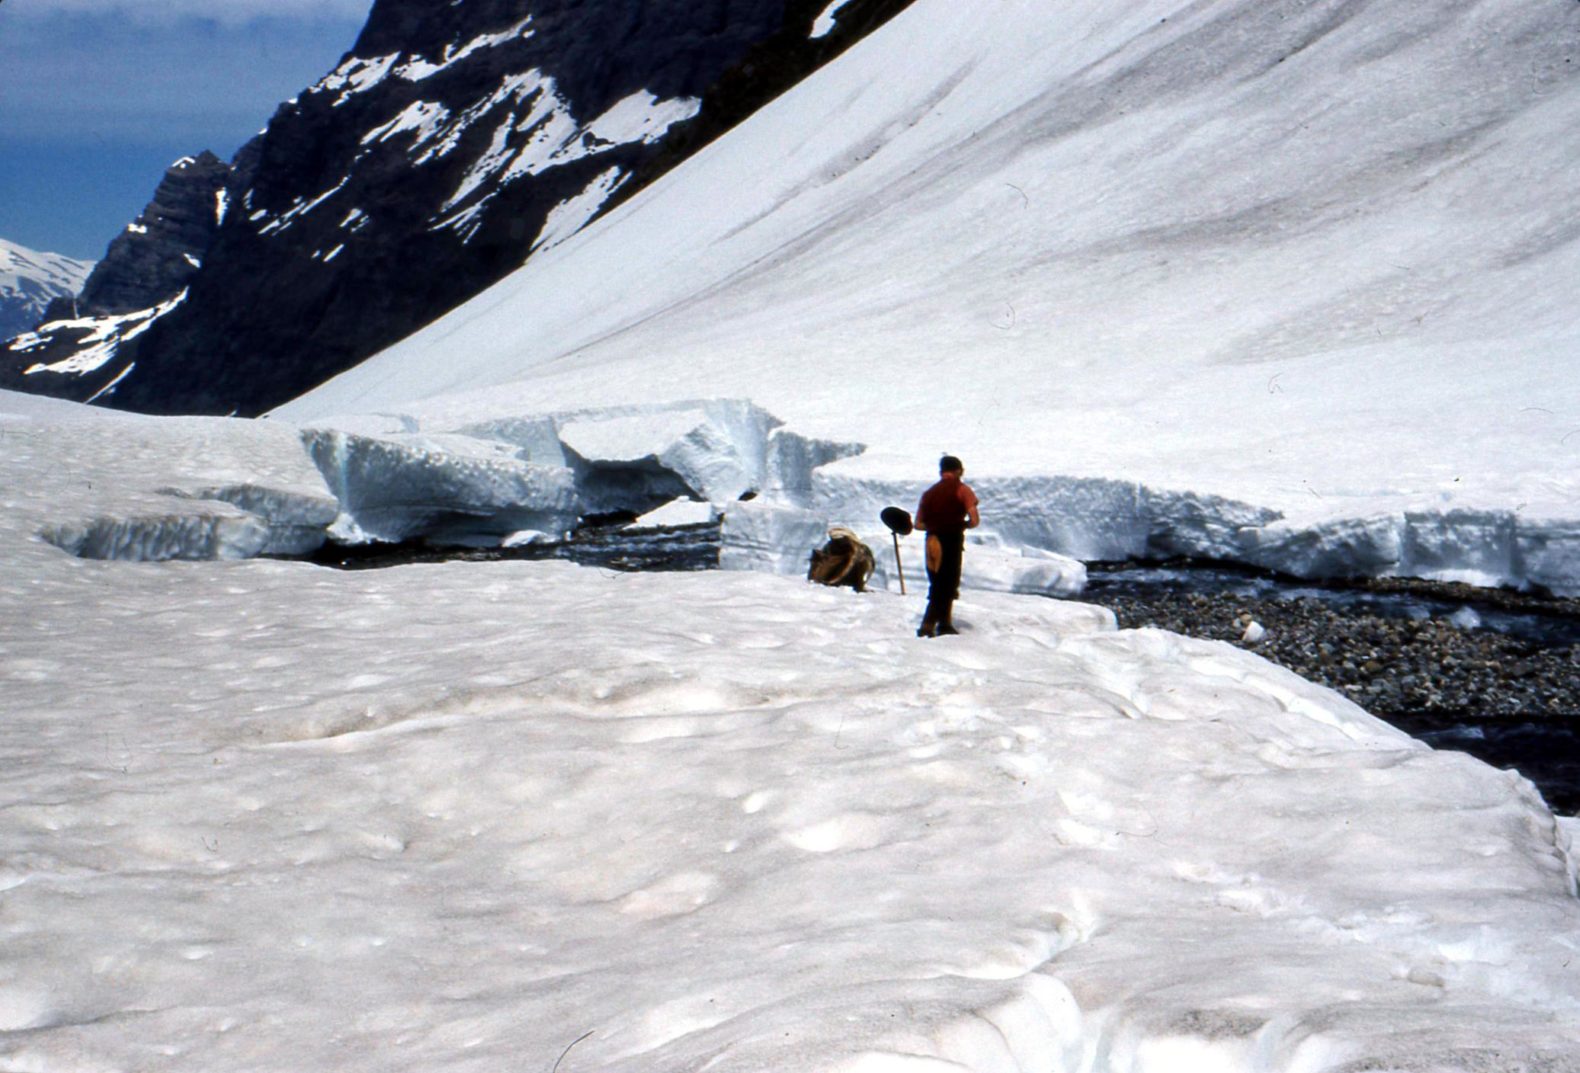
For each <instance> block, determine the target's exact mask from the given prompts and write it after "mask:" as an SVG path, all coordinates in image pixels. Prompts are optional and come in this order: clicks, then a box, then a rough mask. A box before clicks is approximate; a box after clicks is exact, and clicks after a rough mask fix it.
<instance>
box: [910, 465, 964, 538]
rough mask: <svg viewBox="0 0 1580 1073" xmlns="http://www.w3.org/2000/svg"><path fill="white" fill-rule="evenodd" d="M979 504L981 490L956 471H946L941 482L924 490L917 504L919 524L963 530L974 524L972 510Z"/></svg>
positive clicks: (948, 530) (946, 530)
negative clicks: (956, 474)
mask: <svg viewBox="0 0 1580 1073" xmlns="http://www.w3.org/2000/svg"><path fill="white" fill-rule="evenodd" d="M976 508H977V494H976V493H975V492H973V491H972V490H971V486H970V485H968V484H966V482H965V481H962V480H961V479H960V478H959V477H956V476H955V475H954V474H952V473H949V474H945V475H944V476H943V477H942V478H941V479H940V480H939V482H938V483H937V484H935V485H933V486H932V487H931V488H929V489H928V490H927V491H925V492H923V493H922V501H921V503H919V504H917V507H916V527H917V528H918V529H925V530H927V531H928V532H929V533H963V532H965V531H966V530H967V529H969V528H970V521H971V512H972V511H974V510H976Z"/></svg>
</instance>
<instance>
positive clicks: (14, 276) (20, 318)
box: [0, 239, 94, 339]
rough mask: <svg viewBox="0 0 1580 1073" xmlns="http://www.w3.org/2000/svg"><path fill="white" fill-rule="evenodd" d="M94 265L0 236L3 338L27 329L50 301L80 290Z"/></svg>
mask: <svg viewBox="0 0 1580 1073" xmlns="http://www.w3.org/2000/svg"><path fill="white" fill-rule="evenodd" d="M93 265H94V262H92V261H81V260H78V259H77V258H75V257H67V256H65V255H64V254H59V253H41V252H39V251H37V250H30V249H28V248H27V247H26V246H19V245H17V244H16V243H14V242H7V241H6V240H5V239H0V339H9V338H11V337H12V336H14V335H17V334H18V333H20V332H25V331H27V330H28V329H29V328H32V327H33V326H34V325H36V324H37V323H38V322H39V320H40V319H41V318H42V317H43V316H44V310H45V309H46V308H48V306H49V303H50V302H51V301H53V300H54V299H56V298H63V297H69V296H71V295H74V294H77V293H78V292H79V291H81V290H82V284H83V281H85V280H86V279H87V278H88V273H89V272H91V271H93Z"/></svg>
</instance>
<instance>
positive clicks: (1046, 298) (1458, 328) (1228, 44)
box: [281, 0, 1580, 592]
mask: <svg viewBox="0 0 1580 1073" xmlns="http://www.w3.org/2000/svg"><path fill="white" fill-rule="evenodd" d="M901 58H903V59H901ZM1576 159H1580V6H1576V5H1572V4H1557V3H1550V4H1549V3H1540V4H1532V3H1526V2H1523V0H1482V2H1478V3H1450V2H1448V0H1432V2H1428V3H1425V4H1411V5H1397V4H1395V5H1387V4H1337V3H1320V4H1307V5H1286V4H1268V3H1264V2H1261V0H1255V2H1252V0H1243V2H1231V0H1224V2H1219V3H1213V4H1183V3H1178V2H1164V0H1145V2H1137V3H1131V4H1119V5H1116V4H1111V3H1102V2H1098V0H1081V2H1075V3H1068V4H1062V5H1060V6H1059V8H1058V10H1057V11H1056V12H1052V11H1050V9H1048V7H1047V6H1046V5H1045V4H1041V3H1033V2H1030V0H1026V2H1009V0H1006V2H1003V3H996V4H994V5H992V7H991V11H984V10H982V9H980V7H979V6H978V5H969V4H960V3H956V2H953V0H918V2H917V3H916V4H914V5H913V6H912V7H910V8H909V9H907V10H906V11H905V12H903V13H902V14H901V15H900V16H898V17H897V18H896V19H894V20H893V21H892V22H891V23H889V24H887V25H886V26H885V27H883V28H882V29H881V30H879V31H878V32H877V33H875V34H874V35H872V36H871V37H869V38H867V39H865V40H864V41H863V42H862V43H861V44H860V45H858V46H857V47H856V48H854V49H852V50H851V51H850V52H849V53H847V54H846V55H844V56H843V57H841V58H840V59H839V60H837V61H835V62H834V63H833V64H831V65H830V66H829V67H827V68H825V69H823V70H822V71H820V72H819V73H818V74H816V75H814V76H813V77H812V78H810V79H809V80H807V81H806V82H805V83H803V84H802V85H800V86H798V87H796V88H795V89H794V90H792V91H791V92H789V93H787V94H785V95H784V96H783V97H782V98H780V99H779V100H777V101H775V102H774V103H773V104H772V105H770V106H769V107H767V108H765V109H764V110H763V111H762V112H760V113H758V114H757V115H755V116H754V117H752V118H751V119H750V120H748V121H747V122H746V123H745V124H743V125H742V126H741V127H739V128H737V129H736V130H735V131H733V132H731V133H730V134H729V135H728V136H726V137H724V138H722V139H720V140H719V141H718V142H716V143H715V144H714V145H712V146H710V147H709V148H708V149H707V150H705V151H704V152H702V153H701V154H699V155H698V156H697V157H695V158H693V159H692V160H690V161H688V162H687V163H686V164H685V165H683V166H682V167H680V168H679V169H677V170H676V171H674V172H672V173H671V174H670V175H669V176H667V177H666V178H665V179H664V180H663V181H661V182H659V183H658V184H656V185H655V186H653V187H651V188H649V189H648V190H646V191H644V192H643V193H642V194H640V195H639V196H637V197H636V198H634V199H633V200H632V201H631V202H629V203H627V204H626V205H624V206H622V207H621V208H619V209H617V210H615V211H614V212H613V213H611V214H610V215H608V216H607V217H604V218H601V219H600V220H599V221H597V222H596V223H595V224H594V225H592V226H591V227H590V228H589V229H588V230H587V231H584V232H582V233H581V234H578V235H577V236H575V237H574V238H572V239H571V240H569V241H567V242H564V243H563V244H561V245H558V246H556V247H555V248H554V249H552V250H549V251H542V252H541V253H540V255H539V256H537V257H535V258H534V259H533V261H532V262H531V263H530V264H529V265H527V266H526V267H525V268H523V269H522V270H521V271H520V272H518V273H517V274H516V275H514V276H512V277H510V278H509V279H507V280H505V281H504V282H502V283H501V284H499V285H498V286H497V287H495V288H494V289H492V290H491V291H489V292H487V293H485V294H483V295H482V296H480V297H478V298H477V299H475V300H473V301H472V302H471V303H469V304H467V305H466V306H463V307H462V308H460V309H459V310H457V311H456V312H455V313H453V314H452V315H450V316H449V317H446V318H445V319H443V320H441V321H439V322H437V323H436V324H434V325H433V326H431V327H430V328H428V329H426V330H425V331H423V332H420V333H418V334H417V335H415V336H413V337H412V338H411V339H409V340H407V341H405V342H403V343H401V344H399V345H397V346H396V347H393V348H391V349H390V350H389V351H386V352H385V353H383V354H381V355H379V356H377V357H375V358H373V359H371V360H369V361H368V362H366V363H365V364H364V365H362V366H360V367H359V368H357V369H355V370H353V371H351V372H349V373H347V374H345V375H343V376H342V377H340V378H338V379H336V380H335V381H332V382H331V383H330V384H328V385H327V386H325V387H323V388H321V389H319V390H318V391H316V392H314V393H311V394H309V395H308V396H306V397H304V398H303V399H300V400H298V401H297V402H295V403H292V404H290V405H288V406H286V407H284V408H283V409H282V411H281V413H282V414H283V415H286V416H289V417H292V418H294V419H302V420H310V421H332V420H334V419H335V418H334V415H336V414H348V413H361V412H367V411H369V410H382V411H385V412H391V413H396V412H398V413H402V414H405V415H407V416H408V417H410V418H411V419H412V420H413V421H415V422H417V423H418V425H419V426H420V427H421V428H422V429H423V430H424V431H429V432H445V431H449V430H452V429H454V428H456V427H460V426H462V425H473V424H476V423H478V422H479V421H480V420H482V419H484V418H487V417H492V418H499V417H505V416H510V415H518V414H526V413H539V412H545V411H552V410H558V409H565V408H569V407H573V406H596V405H603V404H626V403H631V402H634V401H638V400H643V401H645V400H650V399H653V398H659V399H669V398H682V397H695V396H697V395H699V394H704V393H717V394H720V395H724V396H730V397H736V398H746V399H751V400H752V401H753V402H755V403H756V404H757V405H759V406H761V407H762V408H764V409H765V410H767V411H769V412H771V413H773V414H775V415H776V416H777V417H779V418H780V419H782V420H784V421H785V422H786V423H787V424H788V426H789V427H790V428H792V429H794V430H796V431H797V432H799V433H800V434H802V435H805V436H807V437H809V438H816V439H824V440H834V441H841V442H859V443H863V444H866V445H868V449H867V451H866V452H865V453H863V454H862V455H861V456H860V457H859V458H856V459H851V460H847V461H845V462H842V463H840V464H838V465H836V466H833V467H830V469H829V475H830V477H831V478H833V477H842V478H844V479H847V480H849V481H852V482H858V481H860V482H867V483H868V484H869V486H872V487H877V486H879V485H881V484H883V483H885V482H889V483H892V482H897V481H901V480H904V481H914V480H915V479H916V478H917V476H918V475H919V473H920V474H925V469H926V465H927V463H928V461H930V460H931V459H932V458H935V457H936V456H937V454H938V453H939V452H940V451H943V450H950V451H954V452H956V453H959V454H961V455H963V456H964V457H965V459H966V463H967V466H968V470H969V472H968V479H970V477H971V476H975V477H977V478H981V479H984V480H993V481H1002V482H1005V487H1007V488H1012V489H1019V490H1020V492H1021V493H1023V494H1024V496H1025V499H1026V501H1027V502H1031V503H1036V504H1037V505H1038V507H1040V508H1041V511H1042V513H1043V514H1044V516H1046V517H1047V518H1049V519H1052V521H1050V523H1049V524H1053V525H1057V524H1060V523H1059V522H1058V519H1059V518H1061V517H1064V516H1066V515H1080V514H1081V513H1082V511H1083V506H1084V505H1086V504H1089V503H1090V502H1091V501H1092V499H1093V497H1094V496H1106V497H1107V498H1108V499H1109V500H1111V501H1112V502H1114V503H1116V504H1120V505H1122V504H1124V503H1125V502H1126V501H1132V502H1133V501H1135V500H1136V499H1137V497H1145V496H1148V495H1154V494H1162V495H1166V496H1179V495H1182V494H1184V493H1186V492H1194V493H1198V494H1199V497H1200V498H1201V500H1202V503H1203V504H1204V506H1203V509H1202V511H1201V512H1200V517H1201V521H1202V526H1203V527H1207V528H1211V529H1213V530H1214V531H1215V532H1216V533H1217V536H1218V539H1217V540H1216V546H1205V547H1191V546H1187V547H1185V548H1183V549H1181V550H1190V551H1196V552H1199V553H1206V552H1213V553H1221V554H1224V555H1225V556H1226V557H1230V558H1237V559H1241V560H1244V561H1250V562H1258V563H1262V564H1264V565H1273V566H1278V567H1280V568H1283V569H1289V570H1291V571H1293V572H1297V573H1308V574H1310V573H1324V572H1344V571H1352V570H1353V571H1360V572H1366V573H1416V574H1425V575H1428V576H1439V577H1458V578H1465V579H1469V580H1474V581H1479V582H1482V583H1500V582H1509V583H1515V584H1524V583H1532V582H1534V583H1537V584H1542V585H1546V586H1549V587H1552V588H1556V589H1559V590H1561V591H1567V592H1576V591H1580V464H1577V463H1580V375H1576V371H1577V364H1580V312H1577V307H1576V305H1575V303H1574V301H1573V294H1572V291H1573V288H1572V286H1571V281H1572V280H1574V279H1576V278H1580V228H1577V227H1576V225H1575V223H1574V220H1573V206H1574V205H1575V204H1576V203H1577V202H1580V169H1577V168H1575V167H1574V161H1575V160H1576ZM765 160H771V161H772V162H773V166H772V167H771V168H768V167H764V164H763V162H764V161H765ZM1094 482H1097V483H1094ZM1104 482H1107V483H1104ZM1105 489H1106V491H1105ZM1000 491H1001V492H1002V490H1000ZM1109 493H1113V494H1111V495H1110V494H1109ZM1214 497H1215V498H1214ZM1003 503H1004V501H1003V499H1002V498H999V499H991V498H990V499H986V500H985V501H984V505H985V507H986V515H987V516H988V517H989V518H992V517H994V516H995V514H996V513H997V512H999V511H1001V510H1002V509H1003ZM1225 503H1229V504H1239V505H1241V506H1240V507H1237V508H1235V510H1236V511H1240V512H1241V513H1243V510H1249V509H1252V508H1255V509H1257V510H1261V511H1263V512H1264V516H1263V518H1262V520H1260V521H1257V522H1256V523H1255V524H1254V525H1252V526H1250V527H1249V528H1247V527H1245V524H1244V519H1243V517H1241V516H1239V515H1237V514H1236V513H1235V512H1233V511H1231V512H1224V513H1219V512H1218V511H1217V507H1216V504H1225ZM1269 512H1276V516H1274V515H1273V514H1272V513H1269ZM1113 517H1114V518H1115V521H1114V524H1113V525H1112V526H1111V527H1109V528H1108V529H1107V530H1105V531H1101V532H1096V533H1089V534H1087V535H1088V536H1090V537H1091V539H1090V540H1085V541H1084V542H1085V544H1086V545H1087V546H1085V547H1083V546H1081V544H1080V543H1077V542H1073V541H1071V542H1062V543H1055V544H1052V545H1047V546H1048V547H1050V548H1051V549H1052V550H1057V551H1062V552H1067V553H1072V554H1086V553H1087V552H1088V551H1090V550H1094V549H1095V550H1101V551H1104V552H1105V553H1107V552H1119V553H1121V554H1132V553H1135V552H1136V550H1137V549H1138V548H1139V550H1141V551H1146V550H1150V549H1148V548H1147V541H1148V532H1147V530H1146V529H1145V527H1144V523H1145V519H1146V517H1147V512H1145V511H1140V512H1137V511H1125V510H1122V511H1117V512H1115V513H1114V514H1113ZM1138 517H1140V518H1141V519H1142V521H1143V526H1142V527H1141V528H1139V529H1138V528H1137V527H1136V526H1135V525H1133V524H1132V523H1133V521H1134V520H1135V519H1136V518H1138ZM1138 536H1139V540H1138V539H1137V537H1138ZM1083 539H1084V538H1083ZM1172 542H1173V537H1172V534H1171V533H1168V532H1165V533H1164V534H1163V540H1162V548H1161V549H1160V550H1165V551H1166V550H1168V548H1169V545H1170V544H1171V543H1172ZM1188 543H1189V542H1187V544H1188Z"/></svg>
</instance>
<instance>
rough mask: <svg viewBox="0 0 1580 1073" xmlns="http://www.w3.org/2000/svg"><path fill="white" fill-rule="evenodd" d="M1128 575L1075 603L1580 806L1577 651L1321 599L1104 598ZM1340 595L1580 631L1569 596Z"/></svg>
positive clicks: (1159, 594) (1394, 585)
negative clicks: (1510, 772)
mask: <svg viewBox="0 0 1580 1073" xmlns="http://www.w3.org/2000/svg"><path fill="white" fill-rule="evenodd" d="M1123 569H1124V568H1123V567H1105V566H1096V567H1094V569H1093V575H1094V578H1095V579H1096V580H1097V581H1098V584H1097V585H1095V586H1094V587H1093V589H1092V590H1089V591H1088V593H1087V594H1086V595H1084V596H1082V597H1080V598H1081V599H1083V600H1088V601H1090V602H1093V603H1099V604H1103V605H1105V606H1107V607H1109V608H1111V609H1112V610H1113V611H1114V613H1115V615H1116V616H1117V617H1118V619H1119V625H1120V626H1121V627H1141V626H1157V627H1161V628H1163V629H1167V630H1172V631H1174V632H1176V633H1182V634H1186V635H1189V636H1192V637H1203V638H1211V639H1213V640H1219V641H1227V642H1229V643H1231V644H1235V645H1238V646H1240V647H1242V648H1246V649H1249V650H1251V651H1253V652H1256V653H1258V654H1260V655H1262V656H1264V657H1266V658H1267V659H1269V660H1271V661H1273V662H1274V663H1277V664H1279V665H1280V666H1283V667H1287V668H1289V669H1290V670H1292V671H1295V672H1296V673H1297V674H1300V675H1301V676H1302V677H1305V678H1307V679H1310V680H1311V681H1314V682H1319V683H1321V684H1322V685H1325V686H1328V687H1330V688H1332V689H1335V690H1337V691H1339V692H1340V693H1343V694H1344V695H1345V696H1347V697H1349V698H1350V699H1351V700H1353V701H1355V703H1357V704H1359V705H1360V706H1361V707H1363V708H1365V709H1366V710H1367V711H1369V712H1371V713H1372V714H1374V715H1377V716H1380V717H1381V718H1383V719H1386V720H1388V721H1389V722H1391V723H1394V724H1395V725H1397V726H1399V727H1401V728H1402V729H1404V730H1406V731H1408V732H1410V733H1412V734H1416V735H1417V736H1419V737H1422V738H1423V739H1425V740H1427V741H1429V742H1431V743H1433V744H1434V745H1447V746H1451V747H1455V748H1463V749H1464V751H1467V752H1471V753H1473V754H1476V755H1480V756H1482V757H1483V759H1487V760H1489V762H1493V763H1495V764H1498V765H1499V766H1517V767H1518V768H1519V769H1520V770H1521V771H1522V772H1524V773H1525V774H1526V775H1527V776H1529V777H1530V778H1532V780H1533V781H1535V782H1537V784H1538V785H1539V786H1541V788H1542V790H1543V792H1544V794H1546V796H1547V798H1548V801H1549V803H1551V804H1553V805H1554V807H1555V808H1561V809H1562V810H1564V811H1570V812H1573V811H1575V810H1576V809H1577V808H1580V645H1576V644H1573V643H1556V644H1555V643H1547V644H1543V643H1535V642H1532V641H1529V640H1524V639H1521V638H1519V637H1516V636H1511V635H1508V634H1504V633H1499V632H1494V631H1492V630H1490V629H1485V628H1476V627H1474V626H1470V627H1467V626H1466V625H1465V624H1464V621H1463V620H1458V621H1456V620H1455V619H1454V618H1452V617H1448V616H1444V617H1417V618H1410V617H1395V616H1392V615H1383V614H1378V613H1376V612H1375V611H1373V610H1368V609H1367V608H1366V607H1365V606H1364V605H1357V604H1353V603H1345V602H1339V603H1335V602H1334V601H1333V600H1329V599H1324V598H1322V597H1320V596H1302V595H1295V596H1290V595H1262V594H1241V593H1232V592H1225V593H1218V592H1199V591H1190V590H1189V589H1188V588H1185V589H1181V588H1178V587H1170V586H1156V587H1152V586H1142V587H1141V588H1144V589H1151V590H1154V591H1142V592H1137V591H1136V588H1137V587H1135V586H1131V587H1128V588H1126V589H1125V590H1124V591H1118V592H1114V591H1104V590H1105V588H1106V587H1108V586H1107V585H1105V582H1106V583H1109V584H1111V583H1112V582H1113V580H1114V578H1115V576H1116V575H1117V574H1120V573H1122V571H1123ZM1294 584H1296V585H1298V586H1299V587H1301V588H1303V589H1307V590H1309V589H1310V587H1311V586H1310V585H1309V583H1303V582H1302V583H1294ZM1347 589H1348V591H1350V592H1354V591H1355V590H1357V589H1359V590H1362V591H1369V592H1376V593H1387V594H1390V595H1400V594H1403V595H1406V596H1414V597H1419V598H1420V599H1421V600H1422V601H1423V603H1425V602H1431V603H1433V604H1435V605H1437V606H1439V607H1441V606H1443V605H1445V604H1459V605H1461V606H1469V607H1478V606H1479V607H1481V608H1485V609H1496V610H1497V611H1499V612H1503V613H1506V614H1515V615H1526V616H1532V617H1535V618H1538V619H1545V620H1546V622H1547V623H1549V624H1552V625H1555V626H1557V627H1558V629H1557V631H1556V632H1557V633H1558V634H1559V635H1561V636H1564V635H1567V636H1580V601H1576V600H1563V599H1555V598H1551V597H1543V596H1533V595H1526V594H1521V593H1513V592H1507V591H1503V590H1487V589H1476V588H1472V587H1470V586H1464V585H1455V584H1441V583H1433V582H1425V581H1411V580H1402V579H1389V580H1386V581H1374V582H1364V583H1358V584H1357V585H1355V586H1348V587H1347ZM1420 613H1422V614H1424V613H1425V612H1424V611H1423V612H1420ZM1474 618H1475V616H1472V617H1471V620H1472V621H1474ZM1251 623H1255V624H1256V625H1257V627H1259V629H1257V628H1249V627H1250V625H1251ZM1248 628H1249V629H1248ZM1516 731H1517V732H1518V733H1517V734H1516V733H1515V732H1516ZM1516 737H1517V738H1518V741H1517V742H1515V741H1514V740H1513V739H1514V738H1516Z"/></svg>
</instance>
